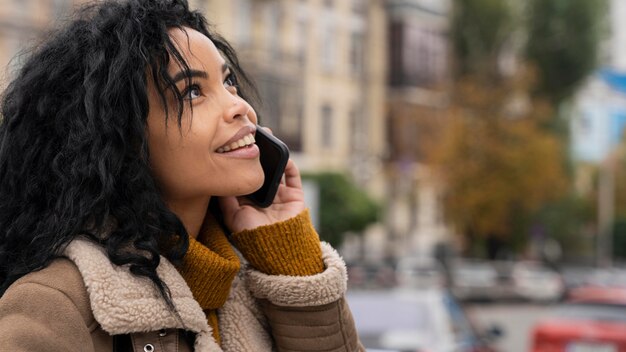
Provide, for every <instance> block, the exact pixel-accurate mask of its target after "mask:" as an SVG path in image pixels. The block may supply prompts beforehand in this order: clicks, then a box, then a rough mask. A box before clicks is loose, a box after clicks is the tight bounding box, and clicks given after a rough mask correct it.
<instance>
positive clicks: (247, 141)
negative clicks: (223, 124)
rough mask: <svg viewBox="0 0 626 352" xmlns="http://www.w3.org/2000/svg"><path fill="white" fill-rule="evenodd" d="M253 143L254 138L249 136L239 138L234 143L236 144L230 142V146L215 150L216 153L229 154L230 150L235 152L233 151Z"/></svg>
mask: <svg viewBox="0 0 626 352" xmlns="http://www.w3.org/2000/svg"><path fill="white" fill-rule="evenodd" d="M254 142H255V140H254V136H253V135H252V134H249V135H247V136H244V137H243V138H241V139H240V140H238V141H236V142H232V143H231V144H229V145H227V146H224V147H219V148H218V149H217V152H218V153H226V152H229V151H231V150H235V149H239V148H242V147H245V146H247V145H250V144H253V143H254Z"/></svg>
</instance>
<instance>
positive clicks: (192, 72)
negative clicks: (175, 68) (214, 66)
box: [172, 63, 230, 83]
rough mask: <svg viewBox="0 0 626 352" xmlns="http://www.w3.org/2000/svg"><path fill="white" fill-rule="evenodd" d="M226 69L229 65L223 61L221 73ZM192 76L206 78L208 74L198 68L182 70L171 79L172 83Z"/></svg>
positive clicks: (228, 68)
mask: <svg viewBox="0 0 626 352" xmlns="http://www.w3.org/2000/svg"><path fill="white" fill-rule="evenodd" d="M228 70H230V65H229V64H227V63H223V64H222V73H224V72H226V71H228ZM193 77H201V78H208V77H209V74H208V73H206V72H204V71H200V70H183V71H180V72H178V73H177V74H175V75H174V77H172V81H174V83H178V81H180V80H183V79H185V78H193Z"/></svg>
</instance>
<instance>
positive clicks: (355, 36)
mask: <svg viewBox="0 0 626 352" xmlns="http://www.w3.org/2000/svg"><path fill="white" fill-rule="evenodd" d="M363 47H364V35H363V33H362V32H360V31H353V32H352V35H351V38H350V69H351V71H352V74H354V75H360V74H361V73H362V72H363V59H364V54H365V53H364V50H363Z"/></svg>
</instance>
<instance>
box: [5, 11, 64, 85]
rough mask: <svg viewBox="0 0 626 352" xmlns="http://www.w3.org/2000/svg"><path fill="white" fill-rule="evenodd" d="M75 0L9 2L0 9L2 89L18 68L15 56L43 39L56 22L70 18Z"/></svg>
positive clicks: (18, 60) (18, 61) (17, 60)
mask: <svg viewBox="0 0 626 352" xmlns="http://www.w3.org/2000/svg"><path fill="white" fill-rule="evenodd" d="M75 1H76V0H7V1H3V3H2V6H0V67H2V71H1V74H0V87H4V86H5V85H6V83H7V82H6V80H7V79H8V77H10V76H11V72H12V70H14V69H15V68H16V67H19V63H20V59H19V57H16V55H17V54H18V53H20V52H21V51H22V50H23V49H24V48H25V47H28V46H29V45H30V44H32V43H35V42H36V41H37V40H39V39H40V36H41V34H42V33H43V30H44V29H46V28H48V27H49V26H50V25H51V24H52V23H53V22H54V20H55V19H57V18H59V17H61V16H63V15H67V13H68V11H69V10H70V9H71V8H72V6H73V4H74V2H75Z"/></svg>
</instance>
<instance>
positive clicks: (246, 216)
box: [220, 159, 306, 232]
mask: <svg viewBox="0 0 626 352" xmlns="http://www.w3.org/2000/svg"><path fill="white" fill-rule="evenodd" d="M220 207H221V208H222V213H223V215H224V221H225V223H226V226H228V228H229V229H230V230H231V231H232V232H240V231H243V230H251V229H254V228H256V227H259V226H263V225H271V224H274V223H277V222H280V221H285V220H287V219H290V218H293V217H295V216H296V215H298V214H300V213H301V212H302V211H304V209H305V208H306V205H305V203H304V192H303V191H302V180H301V178H300V171H299V170H298V167H297V166H296V164H295V163H294V162H293V160H291V159H289V161H288V162H287V167H286V168H285V176H284V181H282V182H281V183H280V185H279V186H278V192H277V193H276V197H275V198H274V202H273V203H272V205H270V206H269V207H267V208H258V207H255V206H254V204H253V203H252V202H251V201H250V200H248V199H247V198H245V197H221V198H220Z"/></svg>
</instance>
